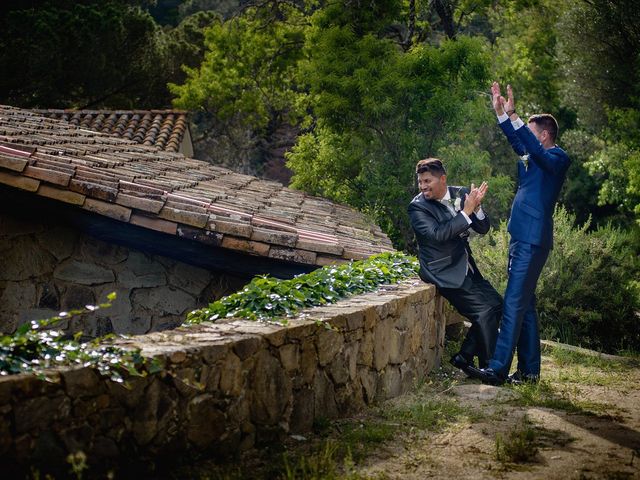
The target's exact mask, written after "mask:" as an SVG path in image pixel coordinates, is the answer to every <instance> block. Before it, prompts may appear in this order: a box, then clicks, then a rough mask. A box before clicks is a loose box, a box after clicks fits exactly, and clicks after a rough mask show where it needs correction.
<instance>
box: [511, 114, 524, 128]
mask: <svg viewBox="0 0 640 480" xmlns="http://www.w3.org/2000/svg"><path fill="white" fill-rule="evenodd" d="M511 125H513V129H514V130H518V129H519V128H522V127H524V122H523V121H522V119H521V118H520V117H518V118H516V119H515V120H514V121H513V122H511Z"/></svg>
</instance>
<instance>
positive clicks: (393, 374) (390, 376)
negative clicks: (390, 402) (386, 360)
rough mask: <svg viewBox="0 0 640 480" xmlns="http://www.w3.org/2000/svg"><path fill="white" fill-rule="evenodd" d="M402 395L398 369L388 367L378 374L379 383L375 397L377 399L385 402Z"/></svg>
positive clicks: (400, 377)
mask: <svg viewBox="0 0 640 480" xmlns="http://www.w3.org/2000/svg"><path fill="white" fill-rule="evenodd" d="M401 393H402V376H401V375H400V368H399V367H395V366H391V365H389V366H388V367H387V368H385V369H384V371H382V372H381V374H380V381H379V382H378V388H377V391H376V395H377V396H378V398H379V399H382V400H386V399H389V398H393V397H397V396H398V395H400V394H401Z"/></svg>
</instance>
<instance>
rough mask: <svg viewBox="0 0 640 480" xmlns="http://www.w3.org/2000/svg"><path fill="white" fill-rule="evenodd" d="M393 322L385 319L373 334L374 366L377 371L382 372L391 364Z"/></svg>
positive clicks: (379, 323)
mask: <svg viewBox="0 0 640 480" xmlns="http://www.w3.org/2000/svg"><path fill="white" fill-rule="evenodd" d="M392 328H393V322H392V320H391V319H390V318H385V319H384V320H381V321H380V322H378V324H377V325H376V326H375V328H374V333H373V366H374V367H375V369H376V370H378V371H380V370H382V369H383V368H384V367H385V366H386V365H387V363H389V352H390V345H389V340H390V339H391V330H392Z"/></svg>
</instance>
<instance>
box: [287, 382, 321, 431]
mask: <svg viewBox="0 0 640 480" xmlns="http://www.w3.org/2000/svg"><path fill="white" fill-rule="evenodd" d="M314 401H315V394H314V391H313V390H312V389H311V388H310V387H309V386H307V387H305V388H301V389H300V390H295V391H294V393H293V408H292V410H291V417H290V419H289V429H290V431H291V433H304V432H308V431H309V430H311V429H312V427H313V421H314V419H315V411H314V408H313V406H314Z"/></svg>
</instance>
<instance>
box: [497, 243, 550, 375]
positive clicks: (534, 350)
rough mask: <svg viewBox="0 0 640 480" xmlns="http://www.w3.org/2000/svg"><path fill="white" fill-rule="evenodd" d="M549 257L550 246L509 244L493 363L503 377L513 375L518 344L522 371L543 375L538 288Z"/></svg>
mask: <svg viewBox="0 0 640 480" xmlns="http://www.w3.org/2000/svg"><path fill="white" fill-rule="evenodd" d="M548 256H549V249H548V248H544V247H539V246H537V245H532V244H530V243H527V242H522V241H519V240H511V243H510V244H509V266H508V269H509V279H508V281H507V289H506V291H505V293H504V316H503V318H502V324H501V326H500V334H499V335H498V340H497V343H496V349H495V353H494V355H493V358H492V359H491V361H490V362H489V366H490V367H491V368H492V369H493V370H495V371H496V372H497V373H498V375H500V376H502V377H506V376H507V375H509V370H510V368H511V362H512V360H513V353H514V350H515V349H516V347H517V350H518V370H519V371H520V372H521V373H523V374H525V375H540V329H539V326H538V316H537V315H536V296H535V291H536V284H537V283H538V278H539V277H540V273H541V272H542V267H544V264H545V262H546V261H547V257H548Z"/></svg>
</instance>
